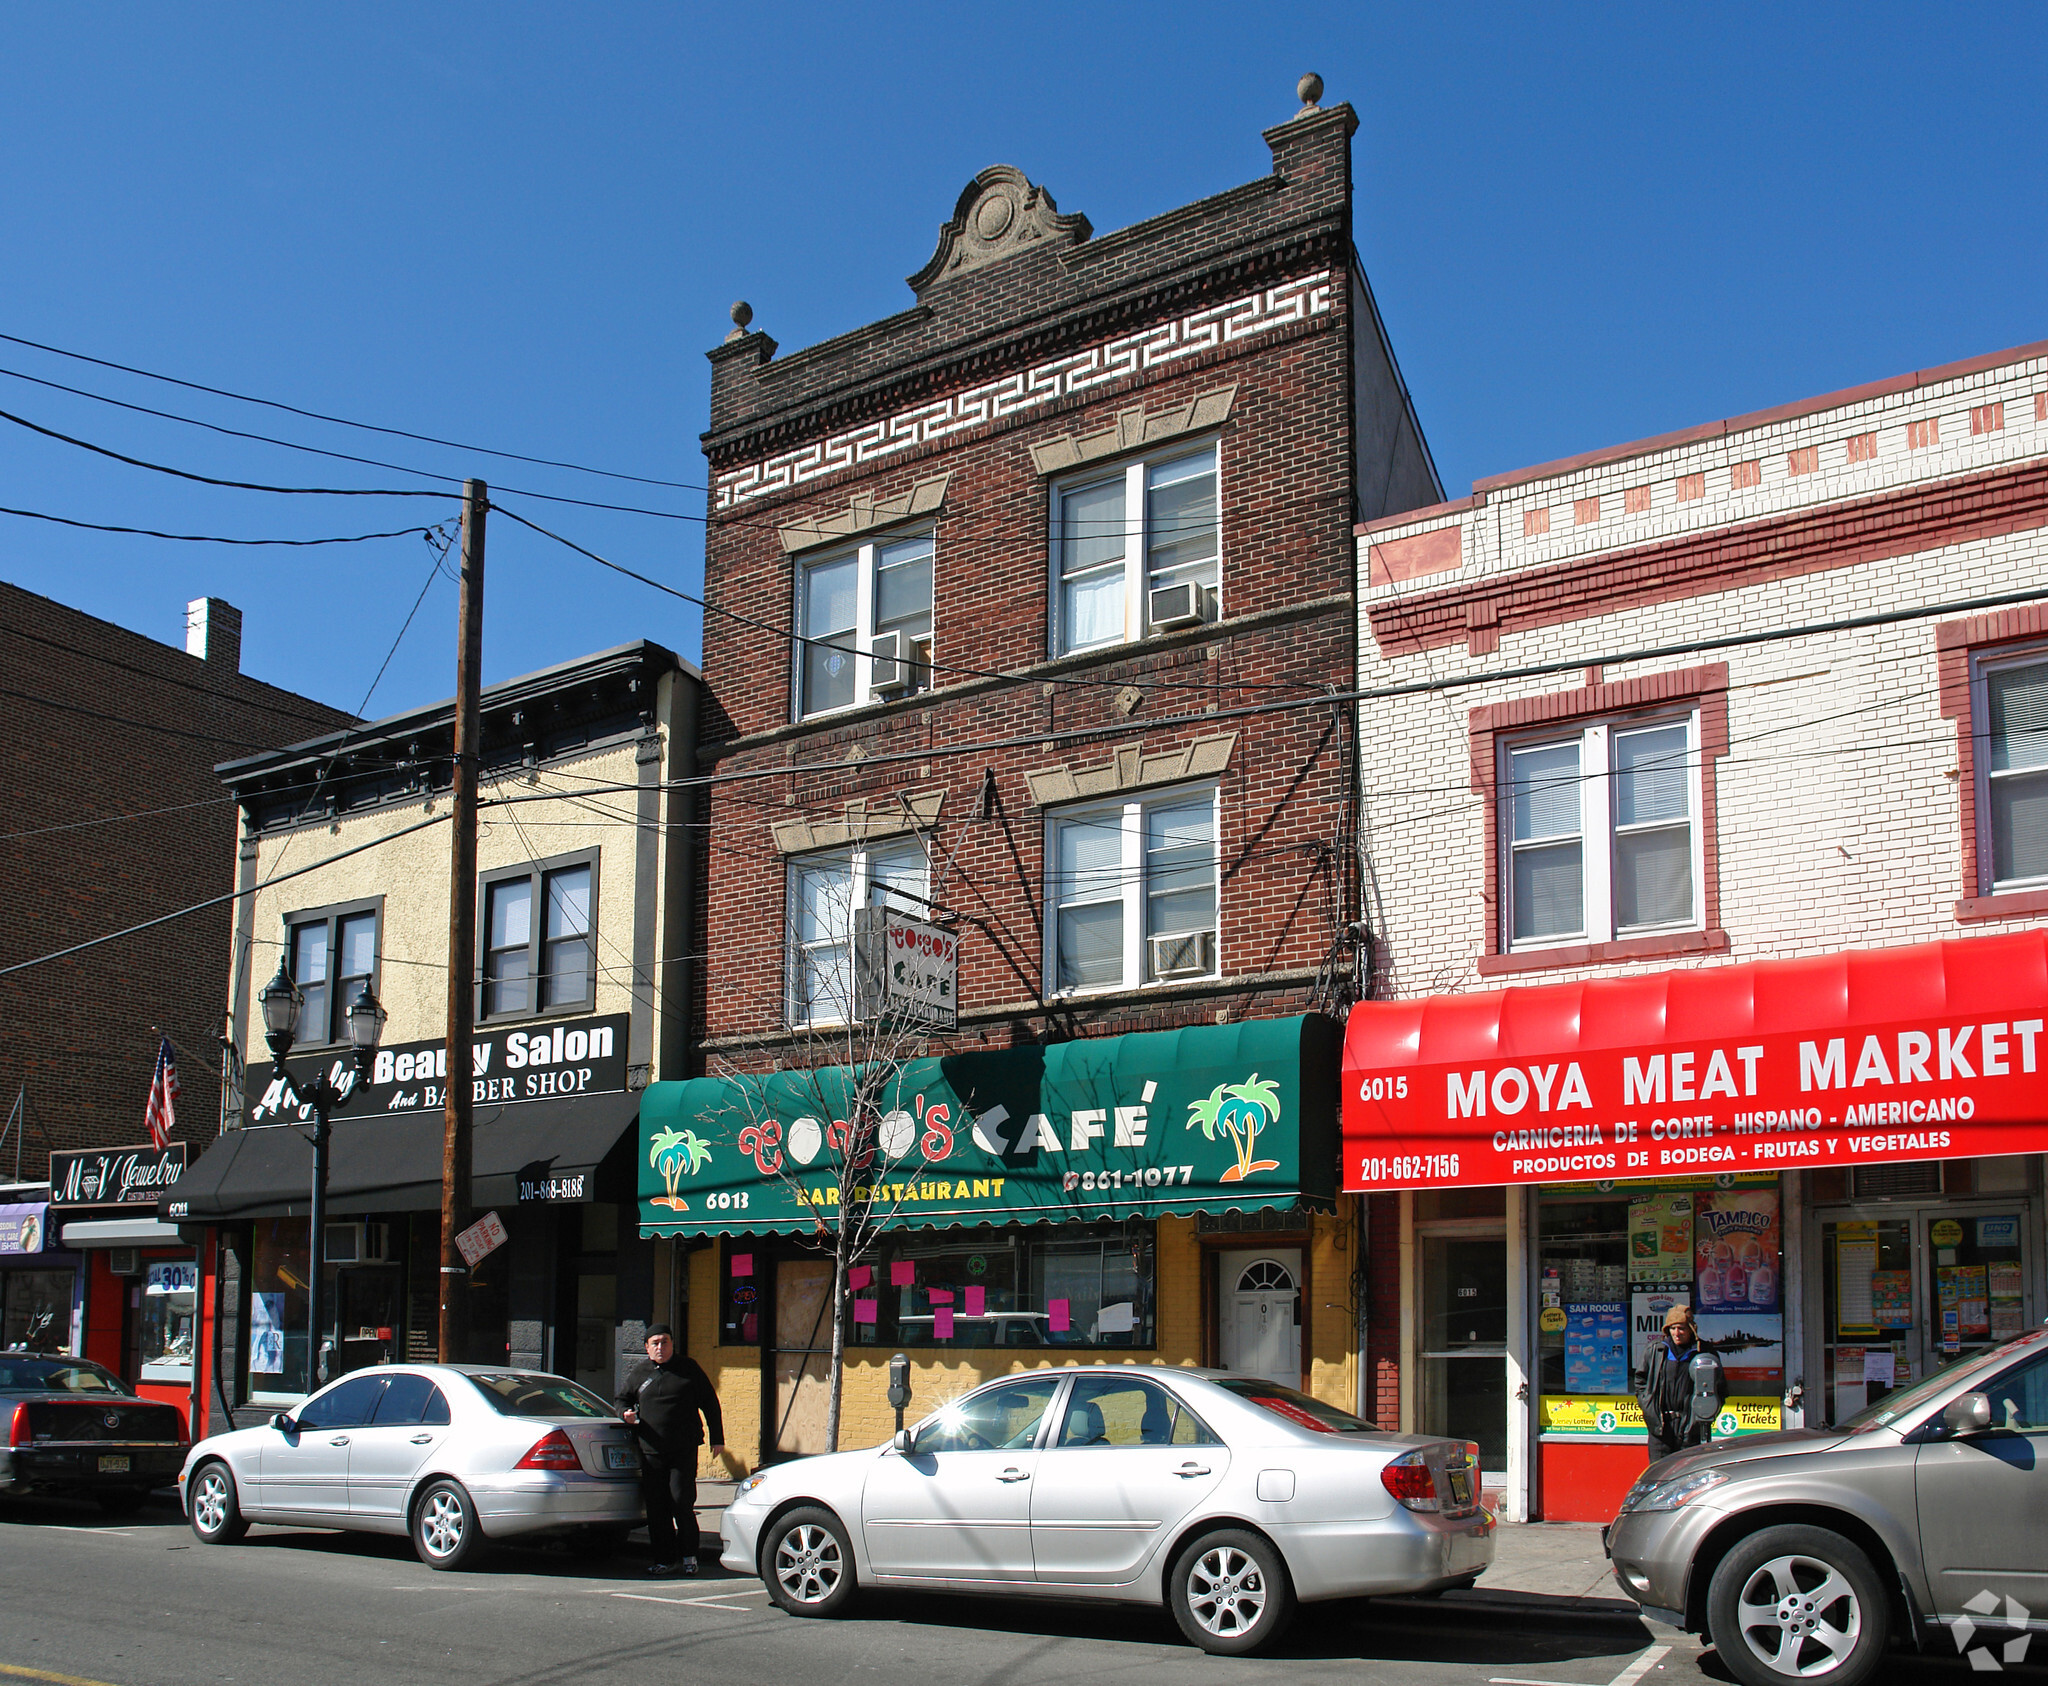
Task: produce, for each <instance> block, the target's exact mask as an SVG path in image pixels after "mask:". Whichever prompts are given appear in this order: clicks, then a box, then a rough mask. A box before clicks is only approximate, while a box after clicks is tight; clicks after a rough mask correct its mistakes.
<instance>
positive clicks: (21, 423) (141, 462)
mask: <svg viewBox="0 0 2048 1686" xmlns="http://www.w3.org/2000/svg"><path fill="white" fill-rule="evenodd" d="M0 421H10V422H13V423H14V425H15V426H16V427H25V428H27V429H28V430H29V432H31V433H40V434H41V435H42V436H43V437H44V438H45V439H55V440H58V441H59V442H61V443H63V444H66V445H75V446H77V447H78V449H79V450H81V451H91V452H92V453H93V454H94V455H96V456H102V457H111V458H113V459H114V461H115V462H124V463H127V464H128V465H129V466H130V467H131V468H146V469H149V470H150V471H151V472H152V473H155V474H168V475H172V476H173V477H175V478H176V479H179V480H192V481H196V482H197V483H198V484H200V485H202V486H224V487H226V488H227V489H228V490H229V491H232V492H278V493H282V494H285V495H287V496H290V497H302V498H452V497H455V496H456V495H457V494H456V493H454V492H427V491H421V490H420V489H419V488H417V487H413V488H409V489H394V488H390V487H381V488H380V487H373V486H269V485H263V484H261V483H259V482H257V481H253V480H221V479H217V478H215V477H214V476H213V475H211V474H194V473H193V472H192V471H191V470H190V469H184V468H171V467H168V466H166V465H165V464H163V463H160V462H150V461H148V460H146V459H145V458H142V457H131V456H128V455H126V454H125V453H123V452H120V451H114V450H109V449H108V448H107V447H106V446H105V445H95V444H93V443H92V442H91V441H90V440H88V439H74V438H73V437H72V436H71V435H70V434H68V433H59V432H58V431H57V430H56V429H55V428H53V427H44V426H43V425H42V424H41V423H40V422H32V421H30V420H29V419H28V418H27V417H26V416H17V415H16V414H14V412H13V411H11V410H0Z"/></svg>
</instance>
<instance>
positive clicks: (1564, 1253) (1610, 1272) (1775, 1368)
mask: <svg viewBox="0 0 2048 1686" xmlns="http://www.w3.org/2000/svg"><path fill="white" fill-rule="evenodd" d="M1539 1211H1540V1214H1541V1215H1540V1229H1539V1234H1540V1242H1539V1250H1538V1310H1537V1356H1538V1374H1539V1376H1540V1379H1541V1387H1542V1390H1543V1393H1544V1395H1545V1399H1546V1410H1545V1422H1546V1424H1548V1423H1550V1422H1551V1421H1552V1420H1553V1419H1555V1420H1557V1421H1558V1422H1560V1423H1562V1422H1564V1421H1566V1420H1570V1421H1571V1422H1572V1423H1573V1424H1574V1425H1575V1426H1576V1425H1577V1424H1578V1423H1579V1420H1580V1418H1581V1417H1583V1418H1584V1419H1585V1421H1586V1422H1587V1423H1589V1424H1594V1423H1598V1422H1599V1421H1600V1419H1601V1414H1602V1413H1601V1412H1600V1411H1595V1412H1592V1413H1591V1414H1590V1415H1588V1414H1587V1413H1586V1411H1585V1409H1584V1408H1583V1407H1582V1408H1580V1410H1579V1411H1578V1412H1577V1413H1573V1412H1571V1411H1569V1410H1556V1409H1552V1408H1550V1407H1549V1405H1548V1401H1550V1400H1552V1399H1555V1400H1557V1401H1558V1402H1559V1403H1560V1405H1564V1404H1565V1403H1566V1402H1568V1401H1570V1400H1572V1399H1574V1398H1578V1399H1584V1400H1595V1401H1602V1400H1604V1401H1613V1402H1614V1404H1615V1407H1616V1408H1615V1410H1614V1412H1613V1415H1614V1416H1615V1417H1617V1418H1622V1419H1626V1420H1628V1421H1630V1422H1633V1421H1634V1419H1635V1417H1636V1414H1637V1413H1636V1411H1635V1408H1634V1405H1633V1395H1634V1391H1635V1376H1636V1373H1637V1372H1638V1371H1639V1370H1640V1369H1641V1368H1642V1367H1643V1364H1644V1362H1645V1361H1646V1359H1647V1357H1648V1354H1649V1351H1650V1348H1651V1346H1652V1345H1653V1344H1654V1343H1655V1342H1656V1341H1657V1340H1658V1339H1659V1338H1660V1337H1661V1332H1662V1329H1663V1326H1664V1318H1665V1315H1666V1313H1668V1312H1669V1311H1670V1309H1671V1308H1672V1307H1673V1306H1674V1305H1689V1306H1691V1307H1692V1308H1693V1313H1694V1316H1695V1317H1696V1318H1697V1320H1698V1323H1699V1330H1700V1343H1701V1345H1702V1346H1703V1347H1705V1348H1707V1349H1708V1350H1709V1351H1712V1352H1715V1353H1718V1354H1719V1355H1720V1359H1721V1365H1722V1369H1723V1371H1724V1372H1725V1375H1726V1379H1727V1386H1728V1396H1729V1398H1730V1399H1757V1400H1769V1401H1771V1403H1773V1404H1775V1403H1776V1399H1777V1396H1778V1395H1780V1394H1782V1393H1783V1392H1784V1388H1785V1348H1784V1305H1783V1276H1784V1259H1783V1233H1784V1226H1783V1214H1782V1212H1781V1211H1780V1207H1779V1191H1778V1183H1777V1179H1776V1178H1775V1177H1772V1178H1770V1179H1768V1180H1754V1181H1752V1180H1739V1181H1738V1180H1734V1179H1730V1180H1729V1181H1727V1182H1726V1183H1725V1184H1724V1183H1723V1182H1721V1181H1720V1180H1719V1179H1695V1180H1693V1181H1689V1182H1682V1183H1635V1182H1628V1183H1614V1184H1610V1185H1608V1186H1606V1187H1604V1188H1603V1187H1600V1186H1598V1185H1594V1184H1582V1185H1578V1186H1575V1187H1569V1188H1557V1189H1546V1190H1545V1191H1544V1193H1543V1195H1542V1199H1541V1203H1540V1207H1539ZM1603 1410H1604V1407H1603ZM1601 1432H1611V1430H1608V1429H1602V1430H1601Z"/></svg>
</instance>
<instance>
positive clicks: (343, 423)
mask: <svg viewBox="0 0 2048 1686" xmlns="http://www.w3.org/2000/svg"><path fill="white" fill-rule="evenodd" d="M0 340H5V341H6V342H7V343H8V344H10V345H25V346H27V347H28V348H29V349H30V350H32V351H46V352H48V353H49V354H50V355H51V356H53V357H68V358H70V359H72V361H74V362H77V363H91V364H94V365H96V366H97V367H99V368H102V369H115V370H118V371H119V372H120V373H122V374H124V375H140V376H141V377H142V378H143V379H144V380H152V381H162V382H163V383H164V384H165V385H166V386H181V387H183V388H185V390H186V391H188V392H204V393H207V394H208V395H210V396H211V397H214V398H231V399H233V400H234V401H235V402H236V403H238V404H258V405H261V406H262V407H263V408H265V409H269V410H282V411H284V412H285V413H286V414H287V415H293V416H304V417H305V418H306V419H307V420H308V421H317V422H327V423H329V424H331V425H333V426H335V427H353V428H357V429H359V430H360V431H362V432H364V433H382V434H387V435H389V436H390V437H391V438H393V439H413V440H417V441H418V442H419V443H420V444H422V445H440V446H443V447H445V448H446V449H448V450H451V451H466V452H470V453H472V454H479V455H482V456H487V457H502V458H504V459H505V460H506V461H508V462H525V463H532V464H533V465H534V466H535V467H537V468H566V469H570V470H572V471H573V472H575V473H577V474H596V475H601V476H603V477H604V478H605V479H607V480H630V481H633V482H635V483H637V484H639V485H642V486H668V487H672V488H674V489H675V490H676V491H679V492H703V491H708V490H709V488H708V487H705V486H693V485H691V484H689V483H688V482H687V481H682V480H656V479H652V478H650V477H649V476H647V475H644V474H622V473H620V472H619V471H618V470H617V469H611V468H589V467H586V466H585V465H584V464H582V463H574V462H564V461H561V460H560V459H558V458H555V457H530V456H524V455H522V454H521V453H519V452H518V451H497V450H493V449H492V448H491V447H490V446H488V445H464V444H461V443H459V442H458V441H456V440H453V439H440V438H436V437H435V436H434V435H433V434H431V433H411V432H408V431H407V430H406V429H404V428H402V427H380V426H378V425H377V424H376V423H375V422H359V421H351V420H349V418H348V417H346V416H330V415H325V414H323V413H322V412H320V411H319V410H304V409H301V408H299V406H298V405H296V404H285V403H280V402H279V401H278V400H277V399H275V398H254V397H251V396H250V395H249V394H248V393H246V392H231V391H229V390H228V389H227V388H226V387H220V386H206V385H203V384H201V383H200V382H198V381H188V380H180V379H179V378H178V377H177V376H176V375H160V374H158V373H157V372H156V371H155V370H153V369H138V368H136V367H135V366H134V365H133V364H129V363H114V362H110V361H109V360H108V359H106V358H104V357H89V356H87V355H86V354H85V353H84V352H82V351H66V350H65V349H64V348H63V347H62V346H57V345H44V344H42V343H41V342H40V341H37V340H27V339H23V338H22V337H21V336H20V335H18V334H0ZM5 372H6V373H12V372H13V371H12V370H8V371H5ZM23 378H24V379H31V378H33V377H27V376H25V377H23ZM45 384H55V383H53V382H52V383H45ZM66 390H69V389H68V388H67V389H66ZM88 396H97V394H88ZM108 402H110V403H112V402H116V401H115V400H111V399H110V400H108ZM155 413H160V412H152V414H155ZM175 419H177V420H180V421H184V420H188V419H189V418H187V417H183V416H180V417H177V418H175ZM200 425H201V426H204V425H206V424H205V423H201V424H200ZM252 437H253V436H252ZM301 448H304V447H301Z"/></svg>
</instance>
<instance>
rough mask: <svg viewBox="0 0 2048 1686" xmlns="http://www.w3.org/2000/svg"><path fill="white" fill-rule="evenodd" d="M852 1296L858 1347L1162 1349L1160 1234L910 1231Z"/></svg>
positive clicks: (1134, 1229)
mask: <svg viewBox="0 0 2048 1686" xmlns="http://www.w3.org/2000/svg"><path fill="white" fill-rule="evenodd" d="M863 1271H864V1272H865V1275H863V1274H862V1273H863ZM848 1286H849V1293H848V1300H849V1302H850V1306H849V1311H848V1318H849V1321H848V1324H847V1337H846V1338H847V1341H848V1343H849V1344H850V1345H854V1346H938V1347H944V1346H969V1347H983V1346H1003V1347H1113V1348H1126V1349H1128V1348H1145V1347H1151V1346H1153V1345H1156V1344H1157V1342H1156V1335H1155V1316H1156V1307H1155V1299H1154V1276H1153V1234H1152V1226H1151V1225H1150V1224H1133V1225H1131V1226H1129V1227H1128V1228H1124V1227H1121V1226H1099V1227H1090V1228H1087V1229H1083V1230H1081V1231H1080V1233H1079V1234H1069V1233H1066V1232H1065V1231H1062V1232H1060V1233H1058V1234H1056V1235H1043V1234H1035V1233H1033V1232H1031V1231H1026V1230H927V1231H907V1232H904V1233H902V1234H900V1235H894V1236H889V1237H885V1238H884V1240H883V1242H882V1244H881V1245H880V1246H878V1247H877V1248H876V1249H875V1251H874V1253H873V1254H872V1255H871V1256H870V1257H869V1258H868V1259H866V1260H864V1261H862V1264H861V1265H860V1266H856V1267H855V1270H854V1272H853V1274H852V1277H851V1278H850V1280H849V1284H848Z"/></svg>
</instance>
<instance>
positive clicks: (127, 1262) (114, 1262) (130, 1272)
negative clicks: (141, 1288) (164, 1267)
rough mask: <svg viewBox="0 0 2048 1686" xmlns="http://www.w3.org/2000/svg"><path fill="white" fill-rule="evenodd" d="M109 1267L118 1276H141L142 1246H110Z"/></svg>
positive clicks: (108, 1252)
mask: <svg viewBox="0 0 2048 1686" xmlns="http://www.w3.org/2000/svg"><path fill="white" fill-rule="evenodd" d="M107 1269H108V1270H110V1271H112V1272H113V1274H114V1275H116V1276H140V1275H141V1274H142V1249H141V1248H140V1247H109V1248H108V1249H107Z"/></svg>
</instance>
